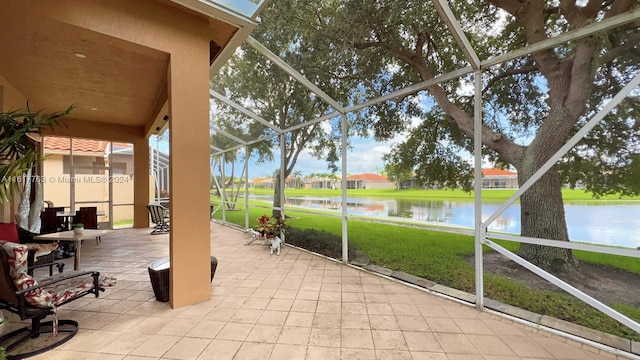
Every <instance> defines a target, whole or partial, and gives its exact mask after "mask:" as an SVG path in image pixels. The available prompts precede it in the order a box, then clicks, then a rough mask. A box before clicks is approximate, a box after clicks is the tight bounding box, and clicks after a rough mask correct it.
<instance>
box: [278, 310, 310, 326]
mask: <svg viewBox="0 0 640 360" xmlns="http://www.w3.org/2000/svg"><path fill="white" fill-rule="evenodd" d="M313 318H314V314H313V313H310V312H294V311H291V312H290V313H289V316H287V321H286V322H285V323H284V325H285V326H302V327H311V325H312V324H313Z"/></svg>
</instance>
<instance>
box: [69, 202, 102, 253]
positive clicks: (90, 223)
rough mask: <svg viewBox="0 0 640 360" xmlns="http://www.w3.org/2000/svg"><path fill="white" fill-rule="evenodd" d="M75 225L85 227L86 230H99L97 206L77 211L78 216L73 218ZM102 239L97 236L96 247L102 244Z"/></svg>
mask: <svg viewBox="0 0 640 360" xmlns="http://www.w3.org/2000/svg"><path fill="white" fill-rule="evenodd" d="M73 222H74V223H75V224H82V225H84V228H85V229H97V228H98V208H97V207H95V206H88V207H81V208H80V209H79V210H77V211H76V216H75V217H74V218H73ZM101 242H102V239H101V238H100V236H96V245H98V244H100V243H101Z"/></svg>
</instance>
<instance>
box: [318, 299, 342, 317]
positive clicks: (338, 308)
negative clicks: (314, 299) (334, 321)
mask: <svg viewBox="0 0 640 360" xmlns="http://www.w3.org/2000/svg"><path fill="white" fill-rule="evenodd" d="M316 312H317V313H327V314H340V313H342V304H341V303H340V302H339V301H324V300H320V301H318V306H317V307H316Z"/></svg>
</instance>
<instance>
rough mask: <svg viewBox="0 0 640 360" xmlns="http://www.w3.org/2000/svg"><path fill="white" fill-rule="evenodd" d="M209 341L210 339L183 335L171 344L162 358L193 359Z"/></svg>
mask: <svg viewBox="0 0 640 360" xmlns="http://www.w3.org/2000/svg"><path fill="white" fill-rule="evenodd" d="M210 342H211V340H210V339H201V338H188V337H183V338H181V339H180V340H178V342H177V343H176V344H175V345H173V347H172V348H171V349H169V351H167V353H166V354H164V356H163V358H167V359H177V360H195V359H197V358H198V356H199V355H200V354H201V353H202V352H203V351H204V349H205V348H206V347H207V346H208V345H209V343H210Z"/></svg>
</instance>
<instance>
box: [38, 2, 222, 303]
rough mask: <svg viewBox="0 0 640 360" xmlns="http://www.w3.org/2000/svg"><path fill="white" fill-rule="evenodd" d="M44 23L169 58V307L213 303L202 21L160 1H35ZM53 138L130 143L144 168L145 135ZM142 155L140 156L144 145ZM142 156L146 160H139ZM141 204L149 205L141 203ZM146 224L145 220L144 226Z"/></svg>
mask: <svg viewBox="0 0 640 360" xmlns="http://www.w3.org/2000/svg"><path fill="white" fill-rule="evenodd" d="M38 6H39V9H40V11H42V12H43V13H45V14H47V16H49V17H51V18H53V19H55V20H56V21H61V22H64V23H68V24H71V25H75V26H78V27H82V28H86V29H90V30H92V31H96V32H99V33H102V34H106V35H109V36H112V37H115V38H119V39H123V40H126V41H130V42H132V43H135V44H139V45H142V46H145V47H149V48H152V49H158V50H161V51H164V52H166V53H168V54H169V56H170V63H169V67H168V69H167V70H168V74H169V76H168V79H167V88H168V92H167V93H168V99H169V119H170V120H169V130H170V132H171V139H170V152H171V159H170V161H171V164H170V171H171V184H170V186H171V188H170V193H171V205H170V209H171V233H170V254H171V255H170V259H171V268H170V289H171V290H170V304H171V305H172V306H173V307H181V306H185V305H189V304H194V303H197V302H202V301H206V300H208V299H210V297H211V285H210V279H209V273H210V266H211V264H210V254H211V248H210V235H209V232H210V228H209V216H208V211H207V209H208V208H209V167H208V166H207V165H208V163H209V162H208V160H209V41H210V33H211V29H210V27H209V22H208V20H207V19H205V18H203V17H200V16H197V15H194V14H191V13H188V12H186V11H181V10H180V9H178V8H177V7H175V6H167V4H166V3H165V2H161V1H152V0H140V1H136V2H131V1H129V0H110V1H77V0H60V1H56V2H39V3H38ZM68 126H69V127H68V128H67V130H64V129H62V130H60V129H56V135H58V134H59V135H68V136H78V137H87V138H96V137H99V138H102V139H108V140H115V141H123V142H131V143H133V144H134V149H135V155H134V156H135V167H136V169H135V172H136V173H137V174H144V173H145V171H148V168H149V150H148V140H147V139H146V138H145V136H146V133H147V129H144V128H138V127H131V126H108V125H106V124H97V123H91V122H87V121H82V119H78V120H74V121H71V120H70V121H68ZM98 135H99V136H98ZM143 144H144V147H145V148H146V150H145V149H143V146H142V145H143ZM144 156H146V158H143V157H144ZM134 188H135V190H134V193H135V194H134V197H135V200H136V205H135V209H134V214H135V226H136V227H138V226H142V225H143V224H144V223H145V222H146V224H147V226H148V210H147V209H146V207H145V205H146V203H148V189H149V178H148V177H147V176H139V177H136V184H134ZM145 198H146V201H144V200H143V199H145ZM143 218H144V219H145V220H144V221H143V220H142V219H143Z"/></svg>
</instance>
